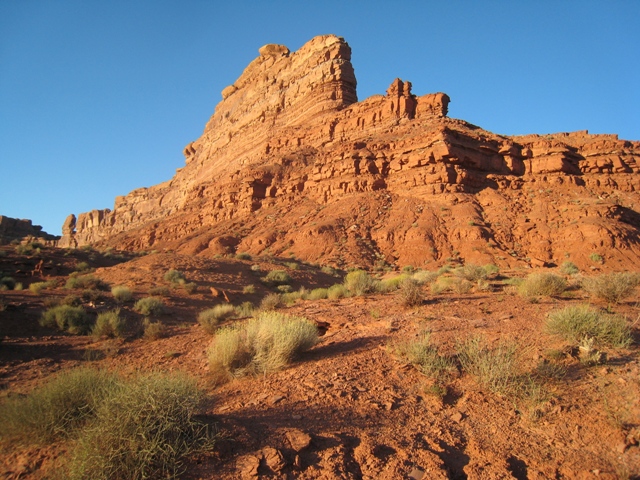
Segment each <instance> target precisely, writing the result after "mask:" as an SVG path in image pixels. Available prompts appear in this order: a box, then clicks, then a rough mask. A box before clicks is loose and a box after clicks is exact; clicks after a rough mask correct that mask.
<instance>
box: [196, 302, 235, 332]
mask: <svg viewBox="0 0 640 480" xmlns="http://www.w3.org/2000/svg"><path fill="white" fill-rule="evenodd" d="M235 315H236V309H235V308H234V306H233V305H229V304H228V303H223V304H220V305H216V306H215V307H212V308H208V309H206V310H203V311H202V312H200V313H199V314H198V323H199V324H200V325H201V326H202V328H204V330H205V332H207V333H215V331H216V329H217V328H216V327H217V326H218V324H219V323H220V322H221V321H223V320H225V319H227V318H232V317H234V316H235Z"/></svg>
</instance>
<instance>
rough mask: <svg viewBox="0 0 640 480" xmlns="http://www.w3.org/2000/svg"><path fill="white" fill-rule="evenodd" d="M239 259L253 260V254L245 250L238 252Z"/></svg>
mask: <svg viewBox="0 0 640 480" xmlns="http://www.w3.org/2000/svg"><path fill="white" fill-rule="evenodd" d="M236 258H237V259H238V260H251V255H250V254H248V253H245V252H240V253H236Z"/></svg>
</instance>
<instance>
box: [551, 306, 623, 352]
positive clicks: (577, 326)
mask: <svg viewBox="0 0 640 480" xmlns="http://www.w3.org/2000/svg"><path fill="white" fill-rule="evenodd" d="M545 327H546V330H547V332H548V333H551V334H553V335H558V336H560V337H562V338H564V339H565V340H567V341H568V342H571V343H574V344H577V343H578V342H580V341H581V340H583V339H584V338H594V339H595V340H596V341H597V342H598V343H599V344H602V345H608V346H611V347H616V348H625V347H628V346H629V345H631V343H632V337H631V328H630V326H629V324H628V322H627V321H626V320H625V318H624V317H622V316H619V315H606V314H603V313H601V312H599V311H598V310H595V309H593V308H591V307H589V306H588V305H582V306H578V307H566V308H563V309H562V310H557V311H555V312H551V313H550V314H549V316H548V317H547V320H546V323H545Z"/></svg>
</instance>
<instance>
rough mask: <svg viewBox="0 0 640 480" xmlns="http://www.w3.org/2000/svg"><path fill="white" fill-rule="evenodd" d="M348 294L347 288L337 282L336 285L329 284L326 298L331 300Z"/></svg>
mask: <svg viewBox="0 0 640 480" xmlns="http://www.w3.org/2000/svg"><path fill="white" fill-rule="evenodd" d="M348 296H349V290H347V287H345V286H344V285H343V284H342V283H338V284H336V285H331V286H330V287H329V288H328V289H327V298H330V299H331V300H335V299H337V298H343V297H348Z"/></svg>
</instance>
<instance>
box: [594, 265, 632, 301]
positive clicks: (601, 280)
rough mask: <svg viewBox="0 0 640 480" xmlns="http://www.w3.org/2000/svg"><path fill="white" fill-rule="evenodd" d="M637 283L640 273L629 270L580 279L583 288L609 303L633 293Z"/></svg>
mask: <svg viewBox="0 0 640 480" xmlns="http://www.w3.org/2000/svg"><path fill="white" fill-rule="evenodd" d="M639 284H640V274H638V273H630V272H621V273H608V274H603V275H598V276H597V277H587V278H585V279H583V280H582V288H583V289H584V290H586V291H587V292H588V293H589V294H590V295H592V296H594V297H596V298H600V299H602V300H605V301H607V302H609V303H620V302H621V301H622V300H624V299H625V298H627V297H629V296H630V295H631V294H633V293H634V291H635V289H636V287H637V286H638V285H639Z"/></svg>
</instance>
